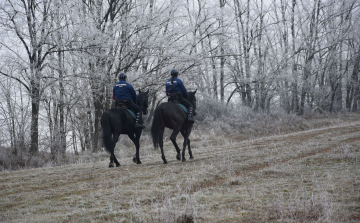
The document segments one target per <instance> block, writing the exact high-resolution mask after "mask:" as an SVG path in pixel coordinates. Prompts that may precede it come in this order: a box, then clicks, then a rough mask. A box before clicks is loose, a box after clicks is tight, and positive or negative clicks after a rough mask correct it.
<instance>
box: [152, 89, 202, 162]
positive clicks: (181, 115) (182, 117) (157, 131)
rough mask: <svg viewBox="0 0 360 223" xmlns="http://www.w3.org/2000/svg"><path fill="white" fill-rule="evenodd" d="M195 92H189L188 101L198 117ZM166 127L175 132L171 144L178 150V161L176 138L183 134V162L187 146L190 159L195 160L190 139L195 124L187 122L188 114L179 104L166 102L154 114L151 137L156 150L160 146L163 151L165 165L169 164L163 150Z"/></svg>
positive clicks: (178, 156)
mask: <svg viewBox="0 0 360 223" xmlns="http://www.w3.org/2000/svg"><path fill="white" fill-rule="evenodd" d="M195 93H196V91H194V92H188V98H187V99H188V101H189V102H190V103H191V104H192V105H193V107H194V116H195V115H196V98H195ZM165 127H167V128H169V129H172V130H173V132H172V134H171V136H170V140H171V142H172V143H173V144H174V146H175V148H176V152H177V155H176V159H177V160H180V158H181V156H180V148H179V146H178V145H177V144H176V136H177V135H178V134H179V132H181V135H182V136H183V137H184V143H183V150H182V161H183V162H185V161H186V159H185V149H186V145H187V146H188V149H189V155H190V159H194V157H193V155H192V152H191V148H190V139H189V135H190V133H191V129H192V127H193V123H190V122H188V121H187V114H186V113H185V111H184V110H183V109H182V108H180V106H179V105H178V103H176V102H165V103H162V104H160V105H159V106H158V107H157V108H156V109H155V112H154V119H153V122H152V125H151V135H152V139H153V144H154V147H155V149H156V148H158V147H159V146H160V149H161V154H162V156H161V158H162V159H163V161H164V164H167V161H166V159H165V154H164V149H163V144H164V142H163V136H164V130H165Z"/></svg>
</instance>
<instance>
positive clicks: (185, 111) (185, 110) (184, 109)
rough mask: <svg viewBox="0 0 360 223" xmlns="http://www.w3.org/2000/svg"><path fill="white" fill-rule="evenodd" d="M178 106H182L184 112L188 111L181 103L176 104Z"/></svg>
mask: <svg viewBox="0 0 360 223" xmlns="http://www.w3.org/2000/svg"><path fill="white" fill-rule="evenodd" d="M178 105H179V106H180V108H182V110H184V112H185V113H186V114H187V113H188V111H187V109H186V107H185V106H184V105H183V104H178Z"/></svg>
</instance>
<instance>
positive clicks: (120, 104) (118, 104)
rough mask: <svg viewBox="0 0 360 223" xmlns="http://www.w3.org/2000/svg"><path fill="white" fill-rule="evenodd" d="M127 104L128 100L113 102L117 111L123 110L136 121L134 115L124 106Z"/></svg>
mask: <svg viewBox="0 0 360 223" xmlns="http://www.w3.org/2000/svg"><path fill="white" fill-rule="evenodd" d="M127 103H129V101H128V100H117V101H115V106H116V108H118V109H123V110H125V111H127V112H129V114H130V115H131V117H133V119H136V115H135V113H134V112H133V111H132V110H130V109H129V108H128V107H127V106H126V104H127Z"/></svg>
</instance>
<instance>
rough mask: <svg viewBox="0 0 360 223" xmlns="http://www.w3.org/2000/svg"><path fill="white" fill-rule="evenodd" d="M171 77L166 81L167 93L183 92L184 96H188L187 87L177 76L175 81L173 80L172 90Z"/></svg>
mask: <svg viewBox="0 0 360 223" xmlns="http://www.w3.org/2000/svg"><path fill="white" fill-rule="evenodd" d="M171 79H172V78H170V79H169V80H167V81H166V94H167V95H168V94H169V93H178V92H181V93H182V95H183V97H184V98H187V91H186V88H185V87H184V84H183V82H182V81H181V80H180V79H179V78H177V77H175V79H174V81H173V84H172V86H173V89H172V90H171Z"/></svg>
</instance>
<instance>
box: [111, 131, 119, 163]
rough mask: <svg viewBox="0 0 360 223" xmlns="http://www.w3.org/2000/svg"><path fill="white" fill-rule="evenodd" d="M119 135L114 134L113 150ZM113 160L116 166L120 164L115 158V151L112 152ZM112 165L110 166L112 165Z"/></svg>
mask: <svg viewBox="0 0 360 223" xmlns="http://www.w3.org/2000/svg"><path fill="white" fill-rule="evenodd" d="M119 135H120V134H114V145H113V146H114V148H113V151H115V145H116V143H117V141H118V140H119ZM112 155H113V162H115V164H116V167H119V166H120V163H119V161H118V160H117V159H116V156H115V152H113V154H112ZM110 161H111V158H110ZM110 164H111V162H110ZM113 166H114V164H113ZM113 166H112V167H113Z"/></svg>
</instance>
